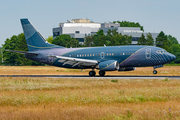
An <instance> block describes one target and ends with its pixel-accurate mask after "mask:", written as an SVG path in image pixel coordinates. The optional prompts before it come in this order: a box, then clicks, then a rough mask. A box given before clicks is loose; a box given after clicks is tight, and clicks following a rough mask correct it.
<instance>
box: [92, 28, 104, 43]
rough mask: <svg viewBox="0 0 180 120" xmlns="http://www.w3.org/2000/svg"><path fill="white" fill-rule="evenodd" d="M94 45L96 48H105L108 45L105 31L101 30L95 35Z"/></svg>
mask: <svg viewBox="0 0 180 120" xmlns="http://www.w3.org/2000/svg"><path fill="white" fill-rule="evenodd" d="M93 39H94V45H95V46H103V45H104V44H105V43H106V36H105V35H104V32H103V30H102V29H101V30H99V31H98V32H96V34H95V35H93Z"/></svg>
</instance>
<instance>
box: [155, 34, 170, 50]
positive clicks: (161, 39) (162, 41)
mask: <svg viewBox="0 0 180 120" xmlns="http://www.w3.org/2000/svg"><path fill="white" fill-rule="evenodd" d="M167 44H168V40H167V36H166V35H165V34H164V32H163V31H161V32H160V33H159V35H158V36H157V38H156V46H157V47H161V48H164V49H165V50H167V51H168V45H167Z"/></svg>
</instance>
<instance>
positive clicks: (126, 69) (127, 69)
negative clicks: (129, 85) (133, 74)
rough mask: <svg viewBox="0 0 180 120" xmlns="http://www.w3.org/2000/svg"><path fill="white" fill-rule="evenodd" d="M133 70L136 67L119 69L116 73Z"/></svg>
mask: <svg viewBox="0 0 180 120" xmlns="http://www.w3.org/2000/svg"><path fill="white" fill-rule="evenodd" d="M135 69H136V67H123V68H119V70H118V71H133V70H135Z"/></svg>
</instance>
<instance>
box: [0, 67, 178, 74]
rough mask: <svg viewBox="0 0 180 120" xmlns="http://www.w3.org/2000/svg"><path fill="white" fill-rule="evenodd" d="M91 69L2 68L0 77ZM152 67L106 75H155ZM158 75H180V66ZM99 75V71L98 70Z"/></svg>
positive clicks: (83, 72) (159, 72) (162, 71)
mask: <svg viewBox="0 0 180 120" xmlns="http://www.w3.org/2000/svg"><path fill="white" fill-rule="evenodd" d="M89 71H90V69H88V70H83V71H82V72H81V70H79V69H66V68H59V67H53V66H37V67H36V66H16V67H14V66H0V75H88V73H89ZM152 71H153V68H152V67H141V68H136V70H135V71H126V72H118V71H112V72H106V75H154V74H153V73H152ZM157 71H158V74H157V75H154V76H158V75H163V76H164V75H167V76H169V75H170V76H175V75H180V66H165V67H162V68H158V69H157ZM96 74H97V75H98V70H96Z"/></svg>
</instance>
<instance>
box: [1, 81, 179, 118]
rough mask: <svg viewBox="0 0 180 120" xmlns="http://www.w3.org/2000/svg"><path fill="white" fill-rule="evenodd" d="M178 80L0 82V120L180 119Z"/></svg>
mask: <svg viewBox="0 0 180 120" xmlns="http://www.w3.org/2000/svg"><path fill="white" fill-rule="evenodd" d="M179 91H180V81H179V80H169V79H167V78H166V79H162V80H153V79H148V80H138V79H136V80H134V79H133V80H132V79H131V80H129V79H124V80H123V79H106V80H103V79H91V78H90V79H75V80H74V79H72V78H69V79H65V78H56V79H55V78H0V119H18V120H19V119H103V120H109V119H146V120H148V119H180V104H179V103H180V92H179Z"/></svg>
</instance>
